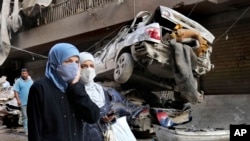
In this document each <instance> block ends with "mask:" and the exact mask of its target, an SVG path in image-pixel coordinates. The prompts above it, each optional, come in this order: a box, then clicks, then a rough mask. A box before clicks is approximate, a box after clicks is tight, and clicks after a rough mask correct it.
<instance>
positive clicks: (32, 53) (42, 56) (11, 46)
mask: <svg viewBox="0 0 250 141" xmlns="http://www.w3.org/2000/svg"><path fill="white" fill-rule="evenodd" d="M4 45H6V46H8V47H10V48H13V49H15V50H19V51H22V52H25V53H28V54H30V55H31V56H32V57H34V56H37V57H40V58H44V59H48V57H47V56H44V55H41V54H37V53H34V52H31V51H27V50H24V49H21V48H18V47H15V46H13V45H8V44H4Z"/></svg>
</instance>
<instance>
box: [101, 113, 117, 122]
mask: <svg viewBox="0 0 250 141" xmlns="http://www.w3.org/2000/svg"><path fill="white" fill-rule="evenodd" d="M114 119H115V115H114V113H112V114H109V115H106V116H104V117H102V121H104V122H105V123H109V122H111V121H112V120H114Z"/></svg>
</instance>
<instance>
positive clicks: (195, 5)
mask: <svg viewBox="0 0 250 141" xmlns="http://www.w3.org/2000/svg"><path fill="white" fill-rule="evenodd" d="M198 3H199V0H197V2H196V3H195V5H194V6H193V8H192V9H191V11H190V12H189V14H188V17H190V16H191V14H192V13H193V11H194V9H195V8H196V7H197V5H198Z"/></svg>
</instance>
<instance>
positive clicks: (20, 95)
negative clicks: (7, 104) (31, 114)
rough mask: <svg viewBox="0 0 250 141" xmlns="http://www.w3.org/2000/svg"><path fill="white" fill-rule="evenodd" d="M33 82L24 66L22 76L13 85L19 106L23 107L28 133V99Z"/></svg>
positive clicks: (25, 127) (26, 131)
mask: <svg viewBox="0 0 250 141" xmlns="http://www.w3.org/2000/svg"><path fill="white" fill-rule="evenodd" d="M32 84H33V80H32V79H30V78H29V73H28V70H27V69H26V68H23V69H22V70H21V77H20V78H18V79H17V80H16V82H15V84H14V86H13V90H14V94H15V97H16V100H17V103H18V106H20V107H21V111H22V119H23V128H24V132H25V134H26V135H28V117H27V101H28V95H29V90H30V87H31V85H32Z"/></svg>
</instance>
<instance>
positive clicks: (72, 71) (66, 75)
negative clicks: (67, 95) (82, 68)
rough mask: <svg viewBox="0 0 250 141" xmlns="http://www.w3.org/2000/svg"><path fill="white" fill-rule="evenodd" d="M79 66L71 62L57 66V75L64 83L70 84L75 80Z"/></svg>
mask: <svg viewBox="0 0 250 141" xmlns="http://www.w3.org/2000/svg"><path fill="white" fill-rule="evenodd" d="M78 69H79V64H77V63H75V62H73V63H69V64H63V65H58V67H57V73H58V75H59V76H60V77H61V78H62V79H63V80H64V81H65V82H71V81H73V80H74V79H75V77H76V75H77V71H78Z"/></svg>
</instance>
